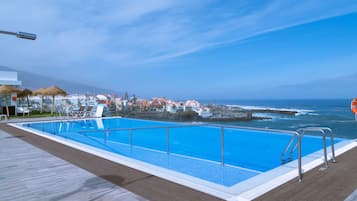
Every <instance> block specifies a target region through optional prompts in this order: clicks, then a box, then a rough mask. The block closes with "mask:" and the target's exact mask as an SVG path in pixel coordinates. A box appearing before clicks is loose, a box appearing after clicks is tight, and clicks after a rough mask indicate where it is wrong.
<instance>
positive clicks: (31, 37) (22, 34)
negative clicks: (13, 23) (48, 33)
mask: <svg viewBox="0 0 357 201" xmlns="http://www.w3.org/2000/svg"><path fill="white" fill-rule="evenodd" d="M0 34H6V35H13V36H16V37H18V38H22V39H27V40H36V38H37V36H36V34H32V33H26V32H12V31H3V30H0Z"/></svg>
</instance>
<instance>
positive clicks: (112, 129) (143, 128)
mask: <svg viewBox="0 0 357 201" xmlns="http://www.w3.org/2000/svg"><path fill="white" fill-rule="evenodd" d="M205 125H209V124H204V123H202V124H183V125H175V126H147V127H134V128H108V129H97V130H82V131H78V133H95V132H105V131H123V130H148V129H160V128H165V129H166V128H169V129H170V128H184V127H196V126H205Z"/></svg>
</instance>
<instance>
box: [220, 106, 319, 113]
mask: <svg viewBox="0 0 357 201" xmlns="http://www.w3.org/2000/svg"><path fill="white" fill-rule="evenodd" d="M227 106H228V107H239V108H242V109H246V110H275V111H289V112H297V114H296V115H319V114H318V113H314V112H315V111H314V110H307V109H298V108H277V107H268V106H253V105H227Z"/></svg>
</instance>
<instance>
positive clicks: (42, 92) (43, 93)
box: [33, 88, 46, 114]
mask: <svg viewBox="0 0 357 201" xmlns="http://www.w3.org/2000/svg"><path fill="white" fill-rule="evenodd" d="M33 94H34V95H36V96H37V95H40V96H41V110H40V113H41V114H42V111H43V96H46V89H45V88H39V89H36V90H35V91H33Z"/></svg>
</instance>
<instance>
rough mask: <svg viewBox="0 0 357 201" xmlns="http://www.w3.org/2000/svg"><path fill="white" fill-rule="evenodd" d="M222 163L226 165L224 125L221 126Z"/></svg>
mask: <svg viewBox="0 0 357 201" xmlns="http://www.w3.org/2000/svg"><path fill="white" fill-rule="evenodd" d="M221 165H224V127H223V126H222V127H221Z"/></svg>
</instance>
